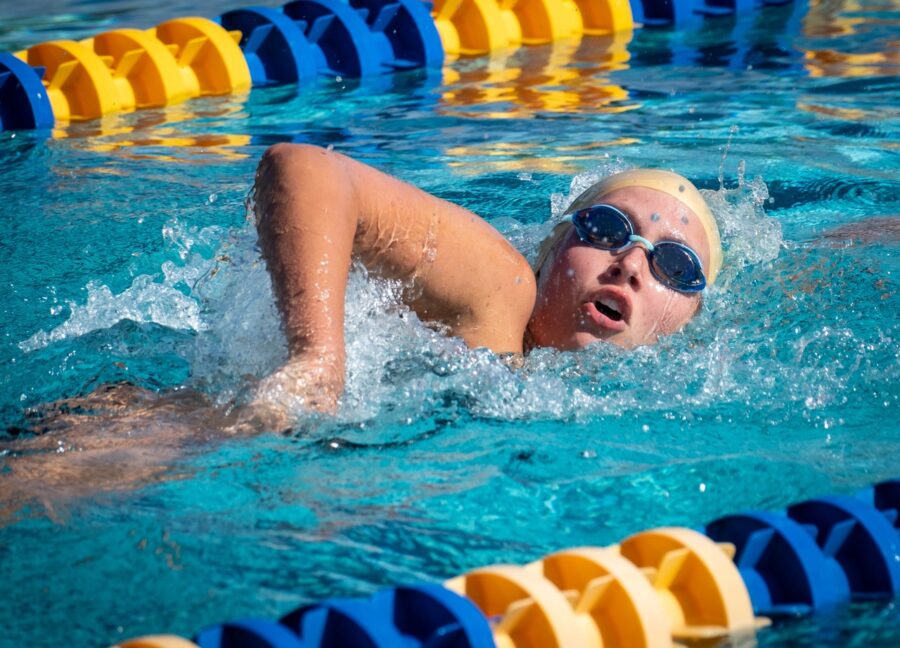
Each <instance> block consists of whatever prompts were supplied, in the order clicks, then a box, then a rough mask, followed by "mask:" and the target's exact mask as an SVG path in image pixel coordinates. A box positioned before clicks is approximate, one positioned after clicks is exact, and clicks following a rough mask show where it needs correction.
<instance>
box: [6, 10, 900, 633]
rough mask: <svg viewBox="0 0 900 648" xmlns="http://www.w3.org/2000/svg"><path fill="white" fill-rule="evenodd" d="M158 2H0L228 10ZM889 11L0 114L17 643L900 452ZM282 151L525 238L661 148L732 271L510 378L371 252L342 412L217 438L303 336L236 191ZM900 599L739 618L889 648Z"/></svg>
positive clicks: (413, 564)
mask: <svg viewBox="0 0 900 648" xmlns="http://www.w3.org/2000/svg"><path fill="white" fill-rule="evenodd" d="M142 4H146V3H138V2H92V3H85V2H70V3H68V5H64V4H62V3H46V5H47V6H46V7H45V6H43V5H42V4H41V3H40V2H38V3H30V4H29V5H28V6H27V7H25V6H23V7H21V8H17V7H8V6H6V5H4V6H3V7H2V8H0V50H13V49H17V48H20V47H24V46H27V45H29V44H31V43H35V42H41V41H44V40H48V39H50V38H56V37H77V38H80V37H85V36H89V35H91V34H94V33H98V32H99V31H102V30H104V29H109V28H113V27H116V26H150V25H152V24H154V23H156V22H159V21H161V20H163V19H165V18H169V17H174V16H179V15H186V14H192V13H196V14H199V15H207V16H211V15H215V14H217V13H220V12H221V11H224V10H226V9H228V8H230V7H231V6H235V7H236V6H241V5H240V4H239V3H236V4H233V5H229V6H225V5H222V4H220V3H213V2H211V0H198V2H193V3H187V2H178V3H169V5H168V6H166V7H162V8H154V7H146V6H140V5H142ZM270 4H271V3H270ZM17 12H18V13H17ZM36 14H40V15H38V16H37V17H35V16H36ZM898 23H900V11H898V10H897V8H896V5H890V4H886V3H885V4H879V3H877V2H862V3H858V4H857V3H852V4H851V3H844V4H842V3H838V2H830V3H818V4H813V5H811V6H806V5H803V6H798V7H793V6H792V7H786V8H780V9H779V8H772V9H769V10H767V11H766V12H765V13H764V14H761V15H760V16H759V17H752V18H749V19H747V20H741V21H722V22H715V23H705V24H704V25H703V28H702V29H701V28H699V27H698V28H696V29H693V30H685V31H680V32H672V31H650V30H643V31H638V32H636V33H635V34H634V37H633V38H632V39H631V40H630V42H627V45H621V44H620V45H616V44H615V43H612V42H610V41H609V40H606V39H600V38H586V39H584V40H583V41H582V42H581V43H580V44H577V45H576V44H568V45H560V46H558V47H556V48H555V49H554V48H550V47H535V48H528V49H523V50H519V51H516V52H514V53H511V54H510V55H508V56H507V57H497V58H495V59H493V60H489V59H487V58H480V59H474V60H466V61H459V62H454V63H451V64H449V65H448V66H447V67H446V68H445V69H444V70H443V71H442V72H432V73H424V72H413V73H406V74H402V75H398V76H394V77H388V78H384V79H378V80H374V81H366V82H351V81H347V80H336V79H321V80H320V82H318V83H316V84H315V85H313V86H311V87H307V88H302V89H297V88H295V87H287V88H272V89H266V90H257V91H253V92H252V93H251V94H249V95H248V96H245V97H226V98H206V99H200V100H194V101H191V102H188V103H186V104H182V105H179V106H172V107H169V108H166V109H159V110H144V111H141V112H138V113H134V114H130V115H119V116H113V117H109V118H107V119H105V120H104V121H102V122H88V123H86V124H76V125H72V126H70V127H67V128H64V129H59V130H57V131H54V133H52V134H50V136H49V137H48V134H47V133H40V134H35V133H28V132H17V133H0V195H2V196H3V201H4V209H3V211H2V222H3V224H4V230H5V235H4V236H3V237H2V239H0V254H2V257H0V258H2V259H3V263H2V264H0V287H2V293H0V294H2V300H0V332H2V337H0V362H2V363H3V366H4V368H5V369H4V371H3V372H2V374H0V422H2V426H0V427H2V429H4V430H6V432H4V433H2V434H4V435H5V436H4V438H3V440H2V442H0V443H2V447H3V451H4V453H5V456H4V458H3V459H0V461H2V462H3V463H2V464H0V492H2V493H3V499H2V500H0V513H2V516H3V517H2V527H0V566H2V570H3V580H2V583H3V584H4V589H5V591H6V592H8V596H7V600H6V602H5V605H3V606H2V607H0V628H3V632H0V645H3V646H23V645H27V646H55V645H72V646H81V645H84V646H96V645H104V644H107V643H110V642H113V641H115V640H118V639H122V638H126V637H130V636H135V635H138V634H142V633H149V632H164V631H165V632H176V633H180V634H183V635H188V636H189V635H190V634H192V633H193V632H194V631H196V630H197V629H199V628H201V627H203V626H204V625H208V624H212V623H215V622H219V621H223V620H226V619H232V618H236V617H242V616H268V617H275V616H277V615H279V614H281V613H284V612H286V611H288V610H290V609H292V608H294V607H296V606H298V605H300V604H302V603H305V602H310V601H314V600H318V599H321V598H324V597H328V596H337V595H365V594H368V593H371V592H373V591H375V590H376V589H378V588H380V587H384V586H387V585H391V584H399V583H409V582H414V581H419V580H428V581H436V580H439V579H442V578H446V577H449V576H453V575H456V574H458V573H461V572H463V571H465V570H468V569H471V568H474V567H477V566H482V565H487V564H491V563H497V562H525V561H528V560H532V559H534V558H536V557H539V556H541V555H544V554H547V553H549V552H551V551H553V550H556V549H559V548H563V547H569V546H576V545H584V544H593V545H604V544H609V543H613V542H616V541H618V540H620V539H622V538H624V537H625V536H626V535H628V534H630V533H632V532H635V531H638V530H642V529H646V528H649V527H653V526H659V525H669V524H679V525H687V526H695V527H696V526H701V525H702V524H703V523H705V522H707V521H710V520H712V519H713V518H715V517H717V516H719V515H722V514H725V513H731V512H738V511H741V510H746V509H769V510H772V509H778V508H780V507H783V506H785V505H787V504H789V503H791V502H795V501H798V500H800V499H803V498H807V497H813V496H816V495H820V494H824V493H827V492H841V493H850V492H853V491H854V490H856V489H858V488H860V487H862V486H865V485H867V484H869V483H871V482H874V481H877V480H880V479H885V478H889V477H895V476H897V475H900V461H898V457H900V441H898V439H900V437H898V432H900V429H898V424H897V417H898V397H900V388H898V384H900V381H898V377H900V363H898V356H897V340H898V338H900V326H898V317H897V313H898V295H897V277H898V274H897V273H898V271H900V267H898V258H897V251H898V242H900V225H898V221H900V181H898V169H900V152H898V148H897V142H898V140H900V138H898V135H900V116H898V112H897V108H896V106H897V99H898V98H900V81H898V71H900V60H898V52H897V42H896V38H897V37H896V34H897V26H898ZM282 141H298V142H310V143H314V144H318V145H322V146H333V147H334V148H335V149H336V150H339V151H341V152H344V153H347V154H349V155H352V156H354V157H356V158H358V159H360V160H363V161H365V162H368V163H371V164H373V165H375V166H377V167H379V168H381V169H384V170H386V171H388V172H391V173H394V174H396V175H398V176H400V177H401V178H403V179H405V180H407V181H409V182H412V183H414V184H416V185H418V186H421V187H423V188H425V189H427V190H429V191H432V192H434V193H436V194H438V195H440V196H442V197H444V198H447V199H450V200H453V201H456V202H459V203H461V204H463V205H464V206H466V207H468V208H470V209H473V210H474V211H476V212H478V213H479V214H482V215H483V216H485V217H486V218H487V219H488V220H489V221H491V222H492V223H493V224H494V225H495V226H496V227H497V228H498V229H500V230H501V231H503V232H504V233H505V234H507V235H508V236H509V237H510V238H511V239H512V240H513V242H514V243H515V244H516V245H517V246H518V247H519V248H520V249H521V250H522V251H523V252H524V253H525V254H526V255H533V254H534V252H535V249H536V244H537V241H539V240H540V238H541V237H542V236H543V235H544V234H545V233H546V231H547V229H548V228H549V223H550V222H551V221H552V219H553V218H554V217H555V216H557V215H558V214H559V213H560V212H561V210H562V209H563V207H564V205H565V204H566V202H567V201H568V200H569V199H570V198H571V194H572V193H574V192H577V190H578V188H579V187H582V186H584V185H585V184H587V183H589V182H590V181H591V179H592V178H594V177H596V176H598V175H599V174H603V173H606V172H609V171H610V170H615V169H620V168H625V167H628V166H644V165H650V166H659V167H664V168H675V169H678V170H679V171H681V172H682V173H684V174H685V175H688V176H689V177H692V178H693V179H695V180H696V181H697V183H698V185H699V186H701V187H702V188H705V189H707V190H709V191H710V192H711V193H710V194H709V197H710V201H711V203H712V204H713V206H714V208H715V211H716V212H717V215H718V216H719V217H720V219H721V222H722V228H723V234H724V239H725V245H726V264H727V268H726V270H725V272H724V274H723V277H722V281H721V282H720V286H719V287H718V288H717V289H716V290H715V291H713V292H711V294H710V295H709V296H708V297H707V299H706V303H705V305H704V310H703V312H702V314H701V315H700V316H699V317H698V318H697V320H695V322H693V323H692V324H691V325H689V326H688V327H687V329H686V330H685V331H684V332H682V333H680V334H678V335H675V336H672V337H670V338H668V339H666V340H664V341H663V342H662V343H661V344H659V345H658V346H656V347H654V348H646V349H640V350H638V351H636V352H633V353H625V352H622V351H618V350H615V349H609V348H602V347H598V348H592V349H589V350H587V351H585V352H581V353H557V352H554V351H550V350H543V351H539V352H536V353H534V354H532V355H531V356H530V357H529V358H528V359H527V361H526V363H525V367H524V368H523V369H521V370H515V371H512V370H510V369H508V368H507V367H506V366H505V365H503V364H502V363H501V362H500V361H499V360H498V359H497V358H495V357H493V356H492V355H491V354H488V353H485V352H479V351H468V350H466V349H465V348H463V347H462V345H461V343H459V341H457V340H453V339H447V338H443V337H442V336H440V335H439V334H437V333H436V332H434V331H432V330H430V329H428V328H426V327H424V326H422V325H421V324H420V323H419V322H417V321H416V320H415V318H414V317H413V316H411V315H410V314H409V313H408V312H407V311H405V310H404V309H403V308H402V307H401V306H400V304H399V298H398V296H399V294H400V290H401V287H399V286H397V285H392V284H389V283H384V282H379V281H375V280H372V279H369V278H367V277H366V276H364V274H363V273H362V272H356V273H355V274H354V275H353V277H352V281H351V286H350V289H349V292H348V309H347V313H348V314H347V323H346V325H347V329H348V345H349V350H350V356H351V360H350V363H349V367H348V386H347V393H346V395H345V398H344V400H343V403H342V406H341V410H340V412H339V413H338V415H337V416H336V417H334V418H316V417H308V416H306V417H304V416H301V417H300V418H299V419H298V421H297V425H296V427H295V432H294V433H293V434H291V435H278V434H261V435H256V436H253V437H244V438H232V437H225V436H224V435H223V433H222V431H221V428H222V424H221V420H220V419H221V418H222V413H221V412H222V410H221V407H220V406H222V405H224V404H226V403H227V402H228V401H230V400H231V399H235V398H238V399H239V398H241V396H242V394H244V393H245V391H246V389H247V388H248V387H249V386H250V385H251V384H252V379H253V377H254V376H255V377H259V376H262V375H265V373H266V372H267V371H269V370H271V369H272V368H273V367H275V366H276V365H277V364H278V362H279V361H280V360H281V359H283V357H284V353H285V351H284V342H283V339H282V337H281V334H280V333H279V330H278V320H277V316H276V313H275V310H274V307H273V305H272V297H271V291H270V289H269V283H268V276H267V274H266V272H265V268H264V266H263V265H262V264H261V262H260V260H259V254H258V251H257V250H256V248H255V235H254V231H253V228H252V226H251V225H250V224H249V223H248V221H247V219H246V209H245V206H244V201H245V197H246V195H247V193H248V191H249V189H250V187H251V184H252V179H253V173H254V169H255V166H256V162H257V161H258V159H259V156H260V155H261V154H262V152H263V151H264V150H265V148H266V146H268V145H270V144H273V143H275V142H282ZM720 177H721V182H720ZM723 185H724V187H723ZM123 382H127V383H130V384H131V385H133V386H134V387H133V388H132V389H131V391H129V392H128V393H124V394H123V391H122V390H123V388H119V389H118V390H117V391H116V390H108V389H107V390H106V391H104V392H103V393H102V395H101V396H94V397H92V398H91V399H87V400H86V399H84V398H81V397H84V396H85V395H87V394H90V393H91V392H93V391H94V390H95V389H97V388H102V386H104V385H111V384H121V383H123ZM178 387H183V388H182V389H179V390H176V388H178ZM139 388H140V389H141V390H149V392H148V391H138V389H139ZM173 390H174V391H173ZM61 399H69V400H67V401H64V402H63V403H62V404H60V405H58V406H56V409H55V415H46V414H47V409H46V407H44V409H43V410H41V411H43V412H44V414H45V415H44V416H43V417H41V416H38V415H37V414H35V408H38V407H39V406H41V405H42V404H47V403H52V402H57V401H60V400H61ZM39 409H40V408H39ZM38 432H40V433H39V434H37V433H38ZM898 621H900V613H898V608H897V605H896V603H893V604H873V605H865V606H854V607H851V608H848V609H845V610H842V611H841V612H840V613H838V614H835V615H832V616H830V617H827V618H817V619H809V620H803V621H792V622H786V623H781V624H778V625H777V626H776V627H775V628H774V629H770V630H766V631H764V632H762V633H761V634H760V635H759V642H760V643H761V644H762V645H818V646H822V645H831V646H846V645H866V646H871V645H897V644H898V643H900V634H898V632H900V631H898V629H897V628H898V627H900V623H898Z"/></svg>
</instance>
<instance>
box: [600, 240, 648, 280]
mask: <svg viewBox="0 0 900 648" xmlns="http://www.w3.org/2000/svg"><path fill="white" fill-rule="evenodd" d="M646 264H647V255H646V253H645V252H644V249H643V248H642V247H641V246H640V245H633V246H631V247H630V248H628V249H627V250H624V251H622V252H620V253H618V254H615V255H614V256H613V263H612V265H611V266H610V267H609V274H610V276H612V277H614V278H615V279H618V280H619V281H621V282H622V283H627V284H628V285H629V286H631V288H632V289H635V290H636V289H638V288H640V286H641V284H642V282H643V272H644V266H646Z"/></svg>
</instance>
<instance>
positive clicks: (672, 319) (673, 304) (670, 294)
mask: <svg viewBox="0 0 900 648" xmlns="http://www.w3.org/2000/svg"><path fill="white" fill-rule="evenodd" d="M654 292H655V293H656V291H654ZM698 305H699V304H698V300H697V298H696V297H689V296H687V295H682V294H679V293H676V292H674V291H672V290H669V289H667V288H661V289H660V290H659V291H658V293H656V294H654V302H653V305H652V307H651V308H648V309H647V314H648V315H649V316H650V317H652V318H653V319H654V320H655V322H650V325H651V326H652V327H653V328H654V329H655V330H656V332H658V333H661V334H669V333H675V332H676V331H678V330H680V329H681V328H682V327H683V326H684V325H685V324H687V323H688V322H689V321H690V319H691V318H692V317H693V316H694V313H695V312H696V311H697V306H698Z"/></svg>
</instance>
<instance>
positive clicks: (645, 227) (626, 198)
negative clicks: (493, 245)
mask: <svg viewBox="0 0 900 648" xmlns="http://www.w3.org/2000/svg"><path fill="white" fill-rule="evenodd" d="M598 203H607V204H610V205H614V206H616V207H618V208H619V209H621V210H622V211H623V212H625V213H626V214H627V215H628V217H629V218H630V219H631V222H632V225H633V226H634V229H635V233H636V234H638V235H640V236H643V237H644V238H646V239H648V240H650V241H651V242H653V243H656V242H658V241H664V240H669V241H680V242H682V243H684V244H686V245H687V246H689V247H690V248H692V249H693V250H694V251H695V252H696V253H697V254H698V256H699V257H700V261H701V262H702V263H703V267H704V268H708V267H709V243H708V241H707V237H706V232H705V230H704V229H703V225H702V224H701V223H700V220H699V219H698V218H697V216H696V215H695V214H694V212H693V211H691V210H690V209H689V208H688V207H686V206H685V205H684V204H683V203H681V202H680V201H678V200H676V199H675V198H673V197H672V196H670V195H669V194H667V193H664V192H662V191H657V190H655V189H648V188H645V187H624V188H622V189H617V190H615V191H613V192H610V193H608V194H606V195H605V196H603V197H602V198H598V199H597V200H596V201H595V204H598ZM699 305H700V296H699V294H698V293H692V294H687V293H680V292H677V291H675V290H672V289H671V288H667V287H666V286H664V285H662V284H661V283H660V282H659V281H658V280H657V279H656V278H655V277H654V276H653V274H652V273H651V272H650V265H649V262H648V259H647V254H646V250H645V248H644V247H643V246H642V245H634V246H632V247H629V248H626V249H625V250H624V251H618V252H607V251H604V250H598V249H597V248H593V247H591V246H590V245H588V244H587V243H583V242H582V241H581V239H580V238H579V237H578V235H577V234H576V233H575V230H574V228H573V229H572V230H571V231H570V232H569V234H568V236H567V237H566V238H565V239H563V240H562V241H561V242H560V244H559V247H558V248H557V250H556V253H555V255H554V257H553V259H552V261H550V262H548V263H547V264H545V267H544V268H543V269H542V271H541V275H540V278H539V281H538V290H537V300H536V302H535V307H534V312H533V313H532V316H531V321H530V322H529V325H528V328H529V332H530V334H531V339H532V341H533V343H534V344H535V345H536V346H552V347H556V348H558V349H563V350H570V349H580V348H582V347H585V346H587V345H588V344H592V343H594V342H597V341H598V340H606V341H608V342H612V343H613V344H617V345H619V346H622V347H625V348H632V347H635V346H639V345H643V344H653V343H654V342H656V340H657V339H658V338H659V336H660V335H666V334H669V333H674V332H675V331H677V330H679V329H680V328H681V327H682V326H684V325H685V324H686V323H687V322H688V320H690V319H691V317H693V315H694V313H696V312H697V308H698V307H699Z"/></svg>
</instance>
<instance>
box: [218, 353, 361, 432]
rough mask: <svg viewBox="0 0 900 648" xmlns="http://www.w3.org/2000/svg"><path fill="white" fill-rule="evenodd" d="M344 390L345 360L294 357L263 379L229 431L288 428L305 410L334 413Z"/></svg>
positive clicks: (320, 357)
mask: <svg viewBox="0 0 900 648" xmlns="http://www.w3.org/2000/svg"><path fill="white" fill-rule="evenodd" d="M343 390H344V363H343V362H342V361H341V359H339V358H334V357H328V356H318V355H317V356H316V357H314V358H295V359H292V360H289V361H288V362H287V363H286V364H285V365H283V366H282V367H281V368H279V369H277V370H276V371H275V372H273V373H272V374H270V375H269V376H266V377H265V378H263V379H262V380H261V381H260V382H259V384H258V385H257V386H256V387H255V389H254V390H253V396H252V398H251V400H250V402H249V403H248V404H247V405H246V406H245V407H244V408H242V409H241V411H240V412H237V422H236V423H235V425H233V426H231V428H230V430H231V431H232V432H241V431H244V430H246V429H247V426H249V427H250V428H251V429H255V430H259V429H267V430H273V431H281V430H285V429H289V428H290V427H291V425H292V424H293V422H294V421H295V420H296V419H297V417H298V416H299V415H300V414H301V413H302V412H304V411H306V412H319V413H324V414H333V413H334V412H335V411H337V407H338V401H339V399H340V396H341V393H342V392H343Z"/></svg>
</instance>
